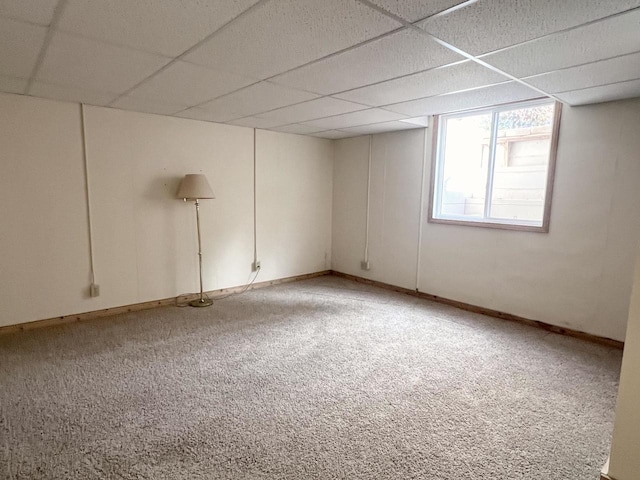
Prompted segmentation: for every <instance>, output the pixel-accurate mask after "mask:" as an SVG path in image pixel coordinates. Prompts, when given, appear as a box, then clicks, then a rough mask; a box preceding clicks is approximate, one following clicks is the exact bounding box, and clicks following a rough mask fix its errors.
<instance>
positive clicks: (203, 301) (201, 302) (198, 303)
mask: <svg viewBox="0 0 640 480" xmlns="http://www.w3.org/2000/svg"><path fill="white" fill-rule="evenodd" d="M195 203H196V225H197V227H198V267H199V269H200V298H199V299H198V300H193V301H192V302H190V303H189V305H191V306H192V307H208V306H209V305H211V304H212V303H213V302H212V301H211V299H209V298H204V289H203V286H202V238H201V236H200V202H199V201H198V199H197V198H196V199H195Z"/></svg>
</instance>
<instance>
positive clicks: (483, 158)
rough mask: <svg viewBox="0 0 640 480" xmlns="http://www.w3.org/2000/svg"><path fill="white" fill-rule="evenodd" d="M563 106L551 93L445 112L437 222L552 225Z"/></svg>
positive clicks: (437, 164)
mask: <svg viewBox="0 0 640 480" xmlns="http://www.w3.org/2000/svg"><path fill="white" fill-rule="evenodd" d="M560 111H561V104H560V103H556V102H553V101H550V100H548V99H544V100H536V101H530V102H525V103H519V104H510V105H503V106H499V107H493V108H488V109H482V110H474V111H469V112H462V113H455V114H450V115H441V116H439V117H437V118H436V122H435V124H434V126H435V133H434V141H435V142H436V149H435V159H434V161H433V166H434V169H433V172H432V175H431V178H432V180H431V181H432V188H431V205H430V207H429V221H430V222H436V223H452V224H463V225H477V226H484V227H492V228H507V229H515V230H531V231H538V232H548V231H549V214H550V210H551V193H552V187H553V175H554V170H555V156H556V149H557V144H558V128H559V123H560Z"/></svg>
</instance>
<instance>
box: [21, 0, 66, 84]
mask: <svg viewBox="0 0 640 480" xmlns="http://www.w3.org/2000/svg"><path fill="white" fill-rule="evenodd" d="M66 6H67V0H58V3H57V4H56V8H55V9H54V11H53V17H52V18H51V23H50V24H49V28H47V33H46V35H45V37H44V41H43V43H42V47H41V48H40V52H39V53H38V58H37V59H36V63H35V65H34V66H33V70H32V71H31V75H29V80H28V82H27V86H26V87H25V89H24V93H25V95H29V93H31V87H32V86H33V82H34V81H35V79H36V77H37V75H38V71H39V70H40V67H41V66H42V62H43V61H44V57H45V55H46V54H47V50H48V49H49V45H50V44H51V39H52V38H53V34H54V33H55V31H56V28H57V26H58V22H59V21H60V18H61V17H62V14H63V12H64V9H65V7H66Z"/></svg>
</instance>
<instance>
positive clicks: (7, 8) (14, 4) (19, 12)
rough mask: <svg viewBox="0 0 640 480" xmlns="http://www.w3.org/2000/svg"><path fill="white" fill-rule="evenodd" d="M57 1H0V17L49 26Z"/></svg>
mask: <svg viewBox="0 0 640 480" xmlns="http://www.w3.org/2000/svg"><path fill="white" fill-rule="evenodd" d="M57 3H58V0H0V17H9V18H15V19H17V20H24V21H25V22H32V23H37V24H39V25H49V24H50V23H51V18H52V17H53V10H54V9H55V8H56V4H57Z"/></svg>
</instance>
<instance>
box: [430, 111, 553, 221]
mask: <svg viewBox="0 0 640 480" xmlns="http://www.w3.org/2000/svg"><path fill="white" fill-rule="evenodd" d="M548 103H551V101H550V99H548V98H541V99H536V100H529V101H525V102H516V103H509V104H504V105H497V106H493V107H485V108H478V109H474V110H465V111H462V112H456V113H450V114H445V115H437V116H434V119H433V137H432V143H433V145H432V147H433V148H432V159H431V195H430V196H429V209H428V219H427V220H428V221H429V222H430V223H442V224H449V225H465V226H475V227H485V228H498V229H505V230H521V231H529V232H539V233H548V232H549V223H550V217H551V198H552V196H553V183H554V178H555V169H556V157H557V152H558V136H559V132H560V117H561V115H562V103H560V102H555V109H554V117H553V126H552V130H551V144H550V147H549V166H548V170H547V183H546V189H545V200H544V213H543V218H542V222H534V221H528V220H509V219H501V218H492V217H489V216H488V212H489V209H490V205H491V198H492V195H491V193H492V190H493V173H494V168H495V144H496V141H497V139H496V137H497V128H496V127H497V116H498V114H499V113H500V112H504V111H509V110H515V109H518V108H526V107H533V106H536V105H543V104H548ZM483 113H484V114H486V113H490V114H492V122H491V136H490V138H491V141H490V144H489V165H488V172H487V189H486V195H485V205H484V216H483V218H478V217H472V218H470V217H464V216H460V215H442V214H441V213H440V211H439V209H440V208H441V205H442V201H441V200H442V197H441V195H442V183H443V171H444V168H443V167H444V151H443V149H442V145H443V143H444V138H445V135H446V120H448V119H450V118H460V117H465V116H469V115H478V114H483ZM443 120H444V121H443Z"/></svg>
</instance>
